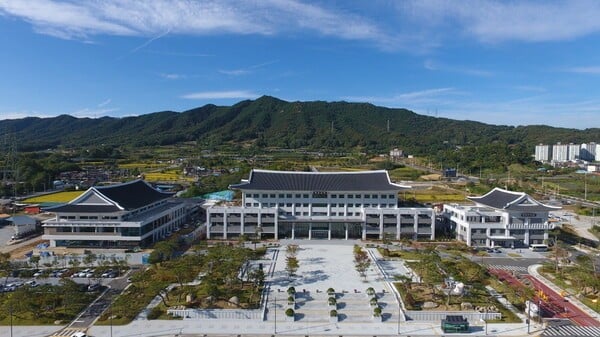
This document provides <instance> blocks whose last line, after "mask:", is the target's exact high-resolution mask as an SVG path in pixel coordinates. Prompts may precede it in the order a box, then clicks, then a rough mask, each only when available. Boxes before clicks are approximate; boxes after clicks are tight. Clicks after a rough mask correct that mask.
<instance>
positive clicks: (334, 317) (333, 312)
mask: <svg viewBox="0 0 600 337" xmlns="http://www.w3.org/2000/svg"><path fill="white" fill-rule="evenodd" d="M337 321H338V313H337V310H331V311H329V323H337Z"/></svg>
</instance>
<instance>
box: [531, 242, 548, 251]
mask: <svg viewBox="0 0 600 337" xmlns="http://www.w3.org/2000/svg"><path fill="white" fill-rule="evenodd" d="M529 249H531V251H534V252H547V251H548V245H543V244H539V243H534V244H531V245H529Z"/></svg>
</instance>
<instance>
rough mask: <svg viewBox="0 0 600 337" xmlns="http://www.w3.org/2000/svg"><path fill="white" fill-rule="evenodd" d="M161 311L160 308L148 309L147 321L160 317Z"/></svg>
mask: <svg viewBox="0 0 600 337" xmlns="http://www.w3.org/2000/svg"><path fill="white" fill-rule="evenodd" d="M162 313H163V311H162V309H161V308H159V307H154V308H152V309H150V312H149V313H148V316H147V317H148V319H149V320H150V319H158V318H159V317H160V315H162Z"/></svg>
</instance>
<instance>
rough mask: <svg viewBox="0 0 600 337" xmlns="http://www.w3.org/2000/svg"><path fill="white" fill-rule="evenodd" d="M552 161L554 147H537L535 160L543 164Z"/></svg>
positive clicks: (541, 145)
mask: <svg viewBox="0 0 600 337" xmlns="http://www.w3.org/2000/svg"><path fill="white" fill-rule="evenodd" d="M551 159H552V147H551V146H550V145H544V144H540V145H536V146H535V160H536V161H541V162H549V161H550V160H551Z"/></svg>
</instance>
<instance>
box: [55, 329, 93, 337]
mask: <svg viewBox="0 0 600 337" xmlns="http://www.w3.org/2000/svg"><path fill="white" fill-rule="evenodd" d="M86 330H87V329H82V328H64V329H62V330H60V331H58V332H55V333H54V334H52V335H50V337H71V336H73V334H74V333H76V332H84V333H85V332H86Z"/></svg>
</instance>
